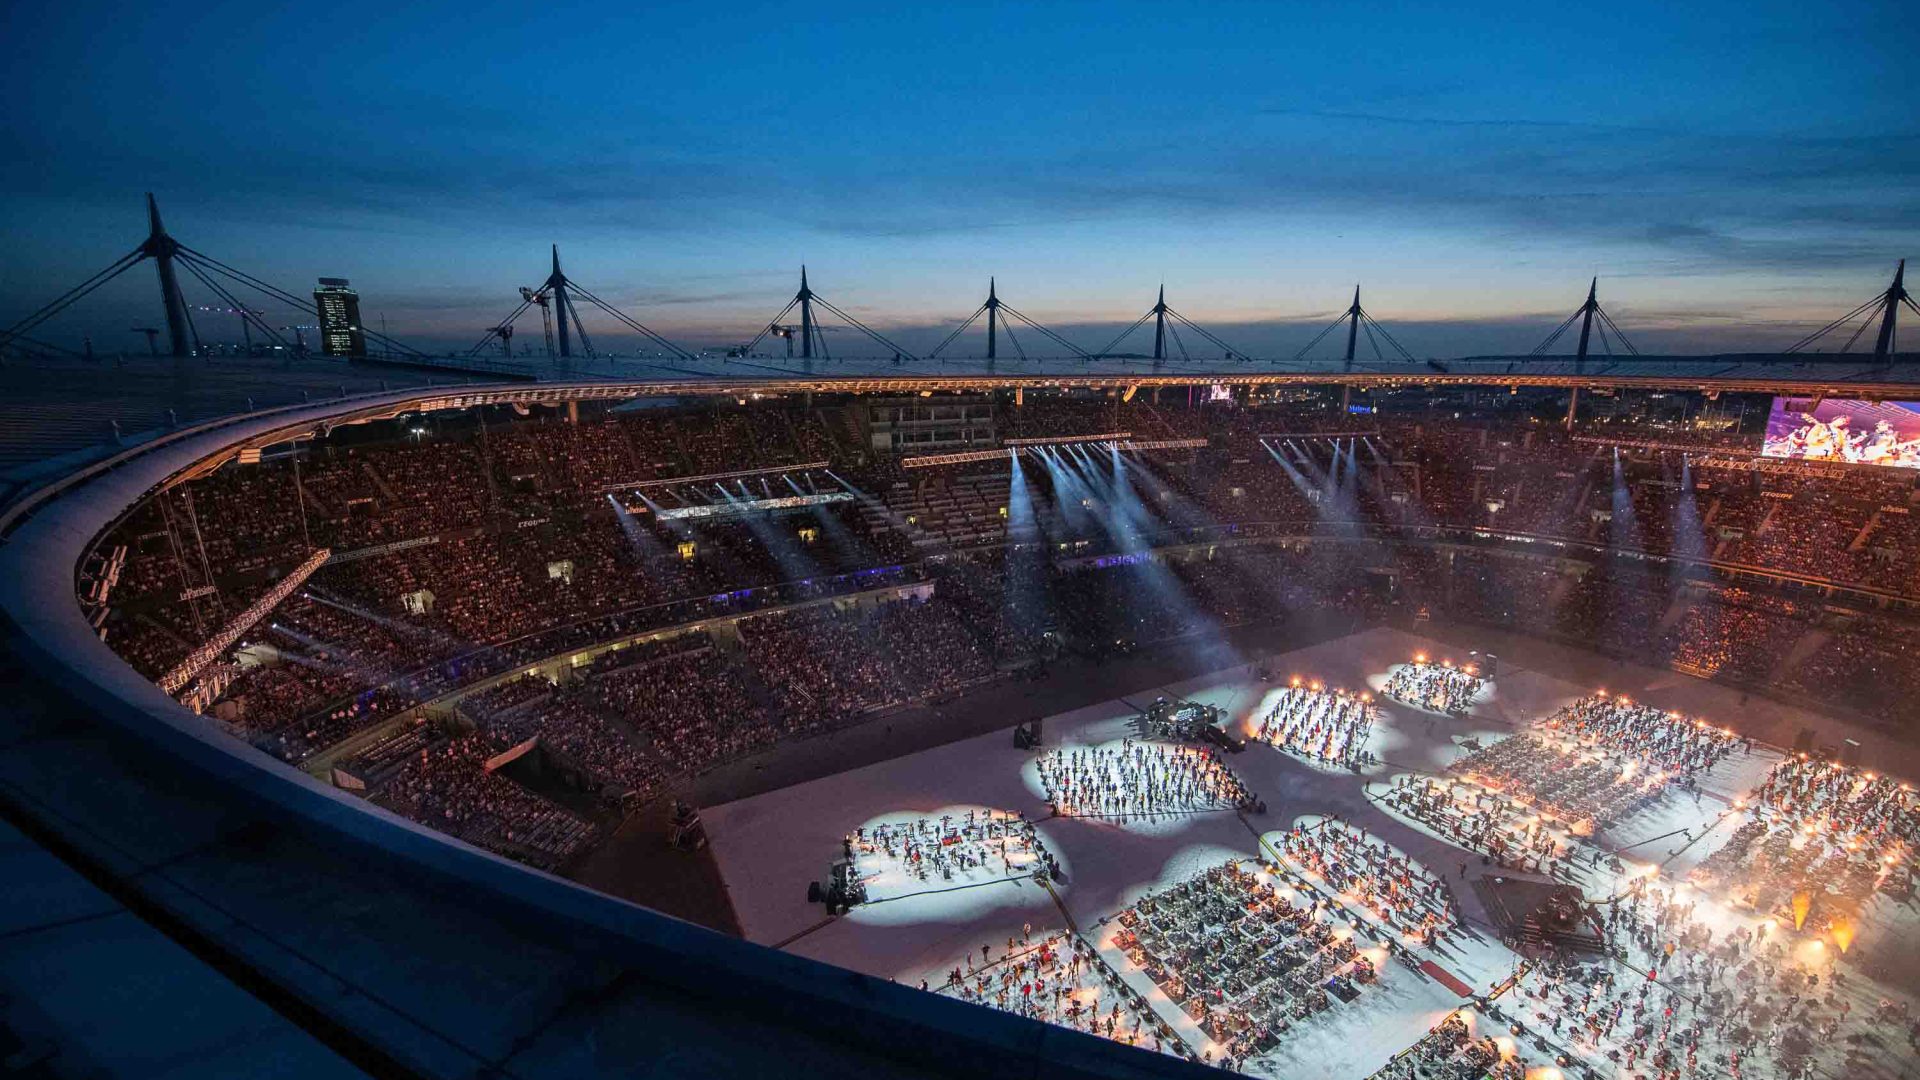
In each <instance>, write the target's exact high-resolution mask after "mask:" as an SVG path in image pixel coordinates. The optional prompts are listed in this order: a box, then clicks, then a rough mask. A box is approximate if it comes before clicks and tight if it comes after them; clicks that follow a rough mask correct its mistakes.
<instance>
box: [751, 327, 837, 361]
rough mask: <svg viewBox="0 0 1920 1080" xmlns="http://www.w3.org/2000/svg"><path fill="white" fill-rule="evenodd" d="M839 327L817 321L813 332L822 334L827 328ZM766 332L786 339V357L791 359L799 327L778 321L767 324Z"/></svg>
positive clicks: (798, 334)
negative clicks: (785, 324)
mask: <svg viewBox="0 0 1920 1080" xmlns="http://www.w3.org/2000/svg"><path fill="white" fill-rule="evenodd" d="M839 329H840V328H839V327H837V326H821V325H819V324H818V323H815V324H814V327H813V332H814V333H816V334H824V333H826V332H827V331H829V330H835V331H837V330H839ZM767 333H769V334H772V335H773V336H774V337H777V338H781V339H783V340H784V341H786V343H787V359H789V360H791V359H793V339H794V338H796V337H799V336H800V328H799V327H797V326H783V325H781V324H780V323H772V324H769V325H768V327H767Z"/></svg>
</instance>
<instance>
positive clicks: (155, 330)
mask: <svg viewBox="0 0 1920 1080" xmlns="http://www.w3.org/2000/svg"><path fill="white" fill-rule="evenodd" d="M132 332H133V333H135V334H145V335H147V351H148V352H149V353H152V354H153V355H154V356H159V355H160V328H159V327H157V326H136V327H134V328H133V330H132Z"/></svg>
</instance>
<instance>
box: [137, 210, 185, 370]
mask: <svg viewBox="0 0 1920 1080" xmlns="http://www.w3.org/2000/svg"><path fill="white" fill-rule="evenodd" d="M147 229H148V232H147V239H146V242H145V243H143V244H141V245H140V253H141V254H143V255H145V256H147V257H148V258H150V259H152V260H153V267H154V269H155V270H156V271H158V273H159V276H160V303H161V305H162V306H164V307H165V308H166V312H167V345H168V347H169V350H170V351H171V352H172V353H173V355H174V356H178V357H186V356H192V355H193V343H192V340H191V337H190V333H189V331H188V329H187V302H186V299H185V298H184V297H182V296H181V295H180V278H179V276H178V275H177V274H175V272H174V269H173V257H174V255H176V254H178V253H179V251H180V242H179V241H178V240H175V239H174V238H173V237H171V236H168V235H167V227H166V226H165V225H162V224H161V223H160V206H159V204H158V203H156V202H154V200H153V193H152V192H148V193H147Z"/></svg>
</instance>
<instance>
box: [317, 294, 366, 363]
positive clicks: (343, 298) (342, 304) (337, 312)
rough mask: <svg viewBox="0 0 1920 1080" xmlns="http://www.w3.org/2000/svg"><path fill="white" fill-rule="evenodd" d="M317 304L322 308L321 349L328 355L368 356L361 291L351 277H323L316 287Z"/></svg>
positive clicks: (320, 309)
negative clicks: (350, 281)
mask: <svg viewBox="0 0 1920 1080" xmlns="http://www.w3.org/2000/svg"><path fill="white" fill-rule="evenodd" d="M313 306H314V307H315V308H318V309H319V311H320V351H321V352H322V353H323V354H325V355H327V356H365V355H367V335H366V334H365V332H363V331H362V330H361V329H360V294H359V293H357V292H354V291H353V290H352V289H349V288H348V287H347V279H346V278H342V277H323V278H321V279H320V286H319V288H316V289H314V290H313Z"/></svg>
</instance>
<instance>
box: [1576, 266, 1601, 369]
mask: <svg viewBox="0 0 1920 1080" xmlns="http://www.w3.org/2000/svg"><path fill="white" fill-rule="evenodd" d="M1599 295H1600V276H1599V275H1598V274H1595V275H1594V278H1593V281H1592V283H1590V284H1589V285H1588V286H1587V302H1586V303H1584V304H1582V305H1580V349H1579V351H1578V352H1576V353H1574V354H1573V370H1574V374H1576V375H1584V374H1586V372H1587V339H1588V338H1589V337H1591V336H1592V335H1593V313H1594V312H1595V311H1597V310H1599V308H1600V300H1599Z"/></svg>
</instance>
